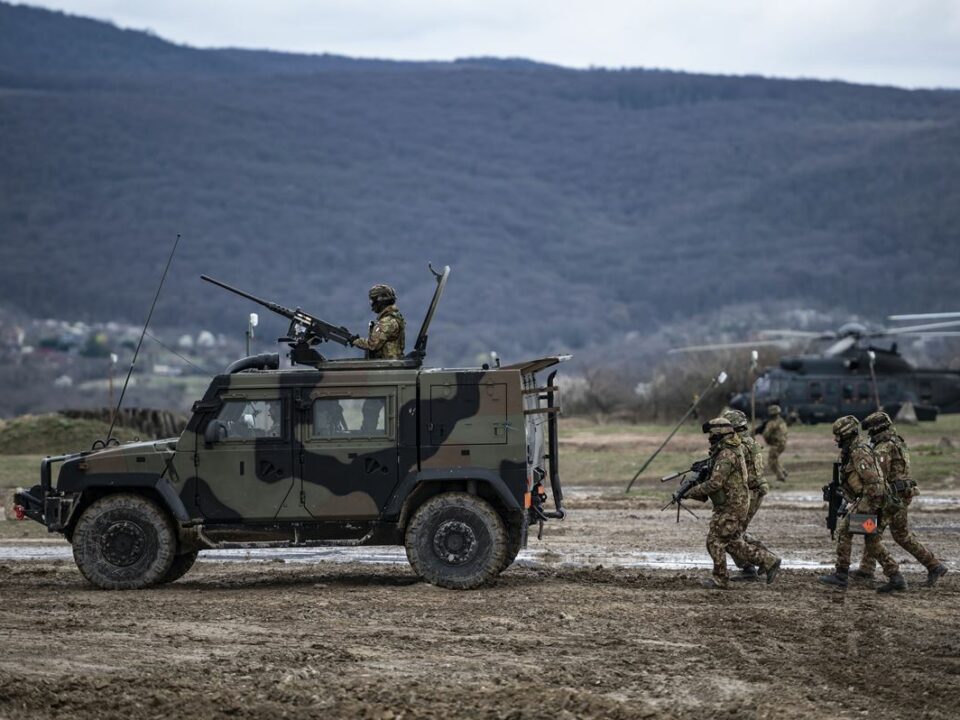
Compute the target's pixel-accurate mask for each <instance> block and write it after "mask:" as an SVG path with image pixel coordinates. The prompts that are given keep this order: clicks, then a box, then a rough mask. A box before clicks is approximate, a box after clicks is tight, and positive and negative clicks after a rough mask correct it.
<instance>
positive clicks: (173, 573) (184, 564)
mask: <svg viewBox="0 0 960 720" xmlns="http://www.w3.org/2000/svg"><path fill="white" fill-rule="evenodd" d="M199 554H200V553H198V552H197V551H196V550H194V551H193V552H188V553H184V554H183V555H174V556H173V563H171V565H170V569H169V570H167V574H166V575H164V576H163V577H162V578H161V579H160V580H159V582H161V583H172V582H175V581H177V580H179V579H180V578H182V577H183V576H184V575H186V574H187V572H188V571H189V570H190V568H192V567H193V564H194V563H195V562H196V561H197V555H199Z"/></svg>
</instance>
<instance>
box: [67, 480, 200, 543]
mask: <svg viewBox="0 0 960 720" xmlns="http://www.w3.org/2000/svg"><path fill="white" fill-rule="evenodd" d="M161 481H162V482H165V483H166V484H167V485H169V486H170V489H171V490H172V484H170V482H169V481H168V480H166V479H165V478H162V477H158V478H157V482H156V483H155V484H153V485H150V484H136V485H126V484H121V485H116V484H110V485H101V484H90V485H88V486H87V487H85V488H84V489H83V491H82V492H81V493H80V498H79V500H78V501H77V505H76V507H75V508H74V510H73V511H72V512H71V517H70V522H69V524H68V525H67V527H66V528H64V531H63V534H64V537H66V539H67V541H68V542H73V531H74V530H75V529H76V526H77V521H78V520H79V519H80V516H81V515H82V514H83V511H84V510H86V509H87V508H88V507H90V506H91V505H93V503H95V502H96V501H97V500H100V499H101V498H104V497H107V496H108V495H120V494H127V495H139V496H141V497H145V498H147V499H148V500H151V501H152V502H153V503H155V504H156V506H157V507H158V508H160V510H162V511H163V512H164V513H166V514H167V516H168V517H169V519H170V522H171V524H172V525H173V527H174V528H175V529H177V530H178V531H179V528H180V524H181V522H182V521H184V520H186V519H188V517H187V511H186V507H185V506H184V504H183V501H182V500H180V497H179V496H178V495H177V494H176V493H175V492H173V493H172V494H171V492H169V491H166V488H164V487H163V485H161ZM177 534H178V535H179V532H178V533H177ZM178 542H179V541H178Z"/></svg>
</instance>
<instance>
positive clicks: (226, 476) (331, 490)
mask: <svg viewBox="0 0 960 720" xmlns="http://www.w3.org/2000/svg"><path fill="white" fill-rule="evenodd" d="M547 364H552V363H550V362H548V363H547ZM539 369H542V366H541V365H537V368H536V369H535V370H533V371H530V372H528V371H527V370H526V369H524V367H523V365H522V364H520V365H518V366H514V367H512V368H502V369H501V368H495V369H489V370H487V369H462V370H461V369H456V370H446V369H422V368H419V367H416V366H414V365H413V364H412V363H410V362H407V361H399V362H397V361H393V362H391V361H360V360H352V361H331V362H328V363H325V364H323V365H321V366H320V367H319V368H317V369H313V368H302V367H296V368H292V369H288V370H260V371H258V370H248V371H244V372H238V373H235V374H232V375H219V376H217V377H216V378H214V379H213V381H212V382H211V384H210V386H209V388H208V389H207V391H206V393H205V395H204V397H203V398H202V399H201V400H200V401H198V403H196V405H195V411H194V413H193V416H192V417H191V418H190V420H189V422H188V424H187V427H186V429H185V430H184V432H183V433H182V435H181V436H180V438H179V439H175V440H168V441H163V442H157V443H139V444H136V445H123V446H120V447H111V448H108V449H106V450H100V451H97V452H94V453H91V454H85V455H84V456H82V457H76V458H68V459H67V460H66V461H65V462H64V464H63V465H62V467H61V470H60V476H59V479H58V481H57V482H56V483H54V486H55V487H58V489H60V490H61V491H64V490H65V491H67V492H74V491H79V490H82V489H83V488H86V487H124V486H127V485H128V484H129V482H130V478H131V477H132V476H133V475H134V474H136V475H139V476H142V477H143V478H149V479H150V480H151V482H155V481H157V479H158V478H161V479H162V481H163V482H165V483H167V484H168V485H169V486H170V488H172V492H173V493H175V495H176V497H177V498H178V499H179V501H180V503H182V506H183V508H184V513H185V517H183V518H178V521H179V522H180V526H181V540H182V541H184V540H185V538H187V537H188V536H189V537H193V536H194V535H195V534H196V533H195V531H191V530H189V528H191V527H193V528H196V527H202V529H203V532H204V533H206V535H207V536H209V537H210V538H214V539H216V537H215V533H216V532H219V531H223V533H225V535H224V537H223V539H229V537H228V534H227V529H228V528H230V529H232V530H231V532H233V531H236V533H237V534H238V535H239V536H242V537H247V538H248V539H250V536H251V534H252V533H253V531H250V532H247V533H246V534H245V533H244V532H243V531H242V528H241V530H240V531H238V530H237V528H238V527H239V526H241V525H243V524H246V525H247V526H250V525H251V524H259V525H263V526H264V527H263V528H261V531H262V533H264V534H265V535H264V536H262V537H260V536H258V538H257V539H283V538H285V537H288V536H289V534H290V532H295V533H305V535H300V536H298V537H300V539H304V537H306V539H310V536H311V533H314V534H315V535H316V536H317V537H318V538H319V537H321V536H322V537H328V538H347V539H351V538H352V539H355V540H362V541H364V542H365V541H367V539H369V542H370V543H371V544H374V541H375V540H377V539H378V538H379V542H376V544H385V543H384V541H383V536H382V535H379V536H377V537H373V538H368V535H369V533H370V532H371V530H372V529H376V528H385V529H386V532H387V533H388V534H389V533H392V535H391V536H390V537H391V538H392V540H390V542H401V543H402V528H400V527H399V522H400V515H401V510H402V507H403V503H404V501H405V500H406V499H407V497H408V496H409V495H410V493H411V492H413V491H414V489H415V488H416V487H417V484H418V483H419V482H421V481H422V478H423V477H424V476H429V477H430V479H431V481H433V482H438V483H439V482H446V481H447V480H448V479H449V482H455V481H465V480H469V479H471V478H475V479H476V478H478V479H479V480H480V481H481V484H483V483H484V482H486V483H488V485H489V486H490V488H491V489H490V490H489V493H492V494H493V495H495V496H496V498H497V503H496V504H497V505H498V506H499V507H500V508H501V510H502V511H503V512H506V513H507V514H510V516H511V517H513V516H514V515H516V516H518V517H519V516H522V513H523V512H524V508H525V503H526V501H527V500H528V498H529V495H528V493H529V491H530V485H531V478H532V476H533V475H534V474H535V466H536V465H537V464H540V465H541V466H542V463H543V445H544V441H543V433H542V431H541V430H540V427H539V423H540V422H541V421H543V420H544V419H545V417H546V416H545V415H542V414H539V413H536V412H535V411H536V408H538V407H539V405H538V402H539V401H538V396H537V394H535V393H532V392H531V390H532V389H533V388H535V387H536V379H535V377H534V375H533V373H534V372H537V371H539ZM524 390H527V392H526V393H524ZM371 401H372V402H373V405H370V402H371ZM231 403H233V404H232V405H231ZM317 403H321V404H323V403H326V404H325V405H322V407H321V408H320V410H319V411H318V410H317V405H316V404H317ZM331 403H332V404H333V405H336V406H339V407H340V409H341V412H345V415H346V416H347V417H346V420H343V419H340V420H338V423H339V425H338V427H339V428H340V430H339V432H337V433H334V434H330V433H328V432H326V431H325V430H323V428H328V427H332V425H329V423H328V420H327V416H326V415H323V413H324V412H327V410H328V409H329V408H330V407H332V406H333V405H331ZM228 405H229V411H230V413H234V410H235V409H236V408H237V407H240V408H241V410H242V411H243V412H244V413H246V410H247V408H252V407H261V408H262V407H269V408H271V409H272V408H275V407H279V408H280V411H279V414H280V418H274V413H273V412H269V413H267V414H266V416H264V415H259V416H257V417H255V418H251V417H250V414H249V413H246V414H243V415H242V416H236V414H235V413H234V416H230V417H229V418H228V419H226V420H225V419H224V418H225V417H226V416H224V415H223V414H222V413H224V412H226V411H225V410H224V408H227V407H228ZM371 407H372V408H373V409H374V410H376V411H377V412H376V417H374V415H373V414H372V413H368V410H369V409H370V408H371ZM344 408H346V410H345V411H344ZM525 410H526V411H527V413H526V414H525ZM531 410H532V411H534V413H531V412H530V411H531ZM315 413H316V414H315ZM368 414H369V417H367V416H368ZM228 415H229V413H228ZM265 418H268V419H265ZM218 420H219V421H220V422H223V423H224V424H225V425H227V426H229V427H228V428H227V430H228V434H227V437H223V436H222V433H220V434H218V437H217V439H215V440H213V441H211V439H212V436H211V435H210V434H209V433H211V432H213V431H212V430H210V428H211V426H212V425H215V422H216V421H218ZM344 423H346V424H344ZM371 423H375V424H376V427H375V430H373V431H371V430H369V428H368V429H364V427H365V424H366V426H370V427H372V425H371ZM347 424H348V425H349V427H347ZM268 426H269V428H268ZM238 427H239V428H240V430H241V432H239V434H237V433H236V430H237V428H238ZM265 428H268V429H265ZM318 428H319V429H320V430H323V431H322V432H318ZM357 428H359V430H358V429H357ZM214 429H215V430H216V429H217V428H214ZM230 432H234V434H233V435H232V436H231V435H230V434H229V433H230ZM145 484H146V483H145ZM494 486H497V487H494ZM498 488H499V489H498ZM498 493H499V494H498ZM77 494H78V495H79V492H77ZM481 494H482V493H481ZM511 522H513V520H511ZM268 526H269V527H268ZM294 526H297V528H296V529H292V528H294ZM271 533H273V534H274V535H276V536H277V538H273V537H272V536H271V537H267V535H270V534H271ZM201 546H202V545H201Z"/></svg>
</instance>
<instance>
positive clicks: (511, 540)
mask: <svg viewBox="0 0 960 720" xmlns="http://www.w3.org/2000/svg"><path fill="white" fill-rule="evenodd" d="M526 524H527V521H526V520H524V521H523V524H522V525H517V526H512V525H511V526H509V527H508V528H507V552H506V553H504V556H503V566H502V567H501V568H500V569H499V570H498V571H497V574H498V575H499V574H500V573H502V572H503V571H504V570H506V569H507V568H508V567H510V566H511V565H513V561H514V560H516V559H517V555H519V554H520V549H521V548H522V547H523V534H524V531H525V530H526Z"/></svg>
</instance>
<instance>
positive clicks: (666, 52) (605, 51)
mask: <svg viewBox="0 0 960 720" xmlns="http://www.w3.org/2000/svg"><path fill="white" fill-rule="evenodd" d="M29 4H32V5H41V6H44V7H49V8H54V9H59V10H64V11H67V12H70V13H73V14H77V15H86V16H90V17H95V18H98V19H106V20H111V21H113V22H114V23H116V24H117V25H120V26H121V27H129V28H135V29H150V30H152V31H153V32H155V33H157V34H158V35H160V36H162V37H164V38H167V39H169V40H173V41H175V42H179V43H186V44H189V45H195V46H201V47H223V46H233V47H245V48H269V49H275V50H287V51H294V52H309V53H323V52H328V53H336V54H342V55H350V56H354V57H378V58H390V59H410V60H428V59H436V60H449V59H454V58H458V57H469V56H477V55H493V56H500V57H525V58H531V59H534V60H541V61H544V62H551V63H556V64H560V65H566V66H570V67H589V66H591V65H598V66H605V67H647V68H653V67H656V68H669V69H673V70H689V71H694V72H710V73H733V74H761V75H774V76H780V77H814V78H825V79H843V80H850V81H853V82H864V83H873V84H890V85H900V86H905V87H951V88H960V0H634V1H632V2H631V1H630V0H33V1H32V2H30V3H29Z"/></svg>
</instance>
